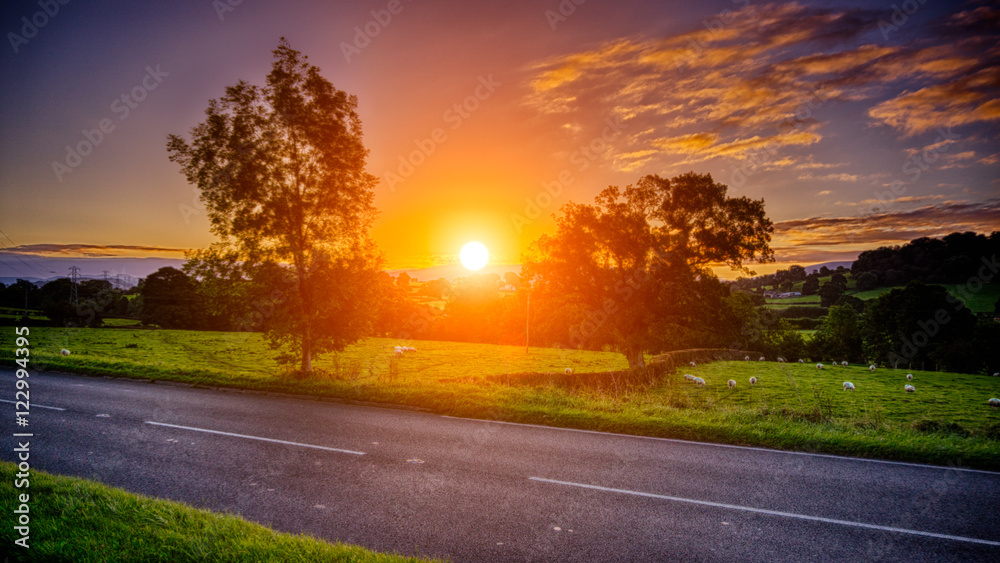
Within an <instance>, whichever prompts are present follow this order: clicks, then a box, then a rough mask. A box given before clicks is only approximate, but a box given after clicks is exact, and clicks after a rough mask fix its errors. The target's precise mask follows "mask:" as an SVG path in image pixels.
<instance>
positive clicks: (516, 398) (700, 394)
mask: <svg viewBox="0 0 1000 563" xmlns="http://www.w3.org/2000/svg"><path fill="white" fill-rule="evenodd" d="M4 330H5V331H6V332H5V336H6V337H7V338H8V342H10V341H12V339H13V335H12V334H11V333H12V332H13V329H12V328H11V327H6V328H5V329H4ZM30 338H31V344H32V356H31V357H32V362H33V364H32V365H33V367H34V368H35V369H45V368H47V369H52V370H64V371H73V372H82V373H90V374H98V375H124V376H129V377H143V378H149V379H169V380H175V381H185V382H189V383H195V384H202V385H209V386H235V387H243V388H249V389H258V390H268V391H279V392H292V393H302V394H309V395H318V396H326V397H334V398H339V399H345V400H356V401H370V402H383V403H393V404H399V405H407V406H413V407H422V408H426V409H429V410H432V411H434V412H438V413H441V414H450V415H455V416H467V417H475V418H490V419H498V420H506V421H512V422H527V423H540V424H549V425H554V426H566V427H575V428H585V429H590V430H601V431H611V432H622V433H631V434H640V435H648V436H661V437H672V438H683V439H693V440H705V441H714V442H722V443H730V444H740V445H753V446H764V447H775V448H782V449H792V450H800V451H812V452H825V453H834V454H843V455H853V456H862V457H873V458H883V459H896V460H904V461H916V462H924V463H936V464H949V463H952V464H961V465H964V466H967V467H978V468H985V469H994V470H1000V410H998V409H992V408H990V407H989V406H987V399H989V398H990V397H998V396H1000V378H992V377H986V376H979V375H963V374H952V373H941V372H917V371H914V372H912V373H913V374H914V381H913V384H914V385H915V386H916V388H917V392H916V393H913V394H906V393H904V392H903V385H904V383H905V382H906V380H905V374H906V372H905V371H900V370H890V369H879V370H877V371H876V372H875V373H870V372H869V371H868V370H867V366H851V367H847V368H842V367H837V368H833V367H828V368H827V369H825V370H822V371H821V370H817V369H816V367H815V364H814V363H812V364H798V363H795V364H779V363H775V362H742V361H737V362H725V361H718V362H712V363H704V364H702V363H701V362H700V361H699V364H700V365H698V366H697V367H695V368H686V367H685V368H684V369H682V370H680V371H679V372H678V373H675V374H670V375H666V376H664V377H662V378H658V379H655V380H654V381H655V383H654V384H635V383H633V384H626V382H625V377H624V373H623V370H624V369H625V368H626V367H627V366H626V363H625V360H624V356H622V355H621V354H617V353H613V352H590V351H580V350H557V349H547V348H533V349H532V350H531V353H530V354H525V351H524V348H522V347H515V346H495V345H488V344H466V343H456V342H430V341H418V342H401V341H395V340H388V339H368V340H365V341H362V342H360V343H358V344H355V345H353V346H350V347H348V348H347V349H346V350H345V351H343V352H341V353H339V354H329V355H325V356H323V357H321V358H319V359H318V360H317V361H316V362H315V365H316V367H317V368H318V369H319V370H320V372H319V373H318V374H317V376H316V377H313V378H310V379H305V380H304V379H297V378H294V377H291V376H289V375H288V374H282V372H281V370H280V369H279V367H278V365H277V364H276V363H275V362H274V360H273V359H271V357H270V353H269V351H268V350H267V348H266V345H265V344H264V340H263V338H262V337H261V336H260V335H258V334H253V333H213V332H192V331H169V330H129V329H45V328H39V329H32V332H31V336H30ZM396 344H409V345H412V346H414V347H415V348H417V352H413V353H409V354H407V355H406V356H404V357H402V358H398V359H394V358H393V357H392V348H393V346H394V345H396ZM61 348H67V349H69V350H71V351H72V354H71V355H70V356H60V355H59V353H58V351H59V349H61ZM12 358H13V356H12V352H11V349H10V348H7V349H5V350H4V349H0V359H2V360H5V361H6V363H10V362H11V360H12ZM686 363H687V360H686V359H685V360H683V361H682V362H681V365H684V366H686ZM566 367H571V368H572V369H573V371H574V375H573V376H565V375H562V372H563V370H564V369H565V368H566ZM588 372H603V373H604V376H602V377H603V379H602V381H603V382H604V383H603V385H601V386H595V385H579V384H577V385H571V384H569V383H571V382H573V381H577V382H582V381H588V379H587V378H586V377H583V376H582V375H581V374H585V373H588ZM684 373H691V374H693V375H696V376H700V377H703V378H705V380H706V381H707V382H708V386H707V387H706V388H704V389H698V388H695V387H694V386H691V385H688V384H685V383H684V380H683V374H684ZM532 374H535V375H532ZM537 374H542V375H541V376H539V375H537ZM544 374H550V375H548V376H546V375H544ZM556 374H559V375H558V376H556ZM751 376H753V377H757V378H758V379H759V380H760V382H761V384H760V385H758V386H757V387H754V388H750V386H749V384H748V383H747V381H748V379H749V378H750V377H751ZM730 378H732V379H734V380H736V381H737V383H738V386H737V389H736V390H735V391H730V390H729V389H728V388H727V387H726V385H725V382H726V380H728V379H730ZM845 380H850V381H852V382H854V384H855V385H856V386H857V391H855V392H854V393H849V392H844V391H842V390H841V385H842V383H843V381H845ZM595 381H596V379H595Z"/></svg>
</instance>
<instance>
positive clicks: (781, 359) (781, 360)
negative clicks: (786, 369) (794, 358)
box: [778, 356, 785, 364]
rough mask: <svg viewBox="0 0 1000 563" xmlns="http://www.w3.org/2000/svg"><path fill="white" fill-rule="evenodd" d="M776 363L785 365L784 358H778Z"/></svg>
mask: <svg viewBox="0 0 1000 563" xmlns="http://www.w3.org/2000/svg"><path fill="white" fill-rule="evenodd" d="M778 363H781V364H783V363H785V358H782V357H781V356H778Z"/></svg>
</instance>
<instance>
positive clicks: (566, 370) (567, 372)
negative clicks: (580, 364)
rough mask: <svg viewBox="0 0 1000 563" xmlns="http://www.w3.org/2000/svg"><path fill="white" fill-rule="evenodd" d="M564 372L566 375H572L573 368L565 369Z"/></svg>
mask: <svg viewBox="0 0 1000 563" xmlns="http://www.w3.org/2000/svg"><path fill="white" fill-rule="evenodd" d="M564 371H565V373H566V375H571V374H572V373H573V368H566V369H565V370H564Z"/></svg>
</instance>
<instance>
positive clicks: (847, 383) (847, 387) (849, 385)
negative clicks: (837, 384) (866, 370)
mask: <svg viewBox="0 0 1000 563" xmlns="http://www.w3.org/2000/svg"><path fill="white" fill-rule="evenodd" d="M844 391H854V384H853V383H851V382H850V381H845V382H844Z"/></svg>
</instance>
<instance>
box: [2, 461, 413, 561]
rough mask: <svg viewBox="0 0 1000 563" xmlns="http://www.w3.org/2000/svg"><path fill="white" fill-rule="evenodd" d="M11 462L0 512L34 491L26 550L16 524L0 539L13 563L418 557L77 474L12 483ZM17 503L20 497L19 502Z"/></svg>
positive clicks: (38, 474) (4, 468)
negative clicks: (274, 526)
mask: <svg viewBox="0 0 1000 563" xmlns="http://www.w3.org/2000/svg"><path fill="white" fill-rule="evenodd" d="M15 472H16V469H15V466H14V464H13V463H7V462H0V510H2V511H3V514H4V515H5V517H6V515H13V511H14V509H15V508H16V506H15V499H16V498H17V497H18V495H20V494H23V493H27V494H29V495H30V498H29V502H28V507H29V510H30V512H29V516H30V518H31V520H30V523H29V528H30V536H29V545H30V548H29V549H23V548H21V547H19V546H17V545H15V544H14V540H15V539H17V538H18V537H20V535H19V534H18V533H17V532H15V530H14V528H13V525H12V524H11V525H5V526H3V527H2V530H0V541H3V543H4V545H6V546H8V548H7V549H8V550H9V551H8V553H9V554H10V555H12V556H13V558H14V560H15V561H45V562H59V561H67V562H68V561H73V562H91V561H93V562H97V561H149V562H156V561H163V562H171V563H173V562H175V561H178V562H179V561H351V562H359V563H360V562H369V561H371V562H386V563H389V562H402V561H419V560H418V559H412V558H405V557H400V556H396V555H385V554H380V553H375V552H373V551H369V550H367V549H364V548H361V547H357V546H352V545H346V544H341V543H337V544H331V543H327V542H324V541H320V540H318V539H315V538H312V537H309V536H305V535H292V534H285V533H280V532H275V531H274V530H271V529H268V528H266V527H264V526H261V525H259V524H254V523H251V522H247V521H246V520H243V519H242V518H240V517H239V516H233V515H219V514H213V513H212V512H208V511H206V510H198V509H195V508H192V507H190V506H187V505H184V504H181V503H178V502H171V501H166V500H160V499H152V498H148V497H143V496H140V495H136V494H132V493H129V492H126V491H123V490H121V489H116V488H113V487H108V486H106V485H102V484H100V483H95V482H93V481H87V480H84V479H78V478H75V477H61V476H55V475H49V474H47V473H44V472H41V471H32V472H31V486H30V488H26V489H25V488H22V489H15V488H14V474H15ZM18 504H19V503H18Z"/></svg>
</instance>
